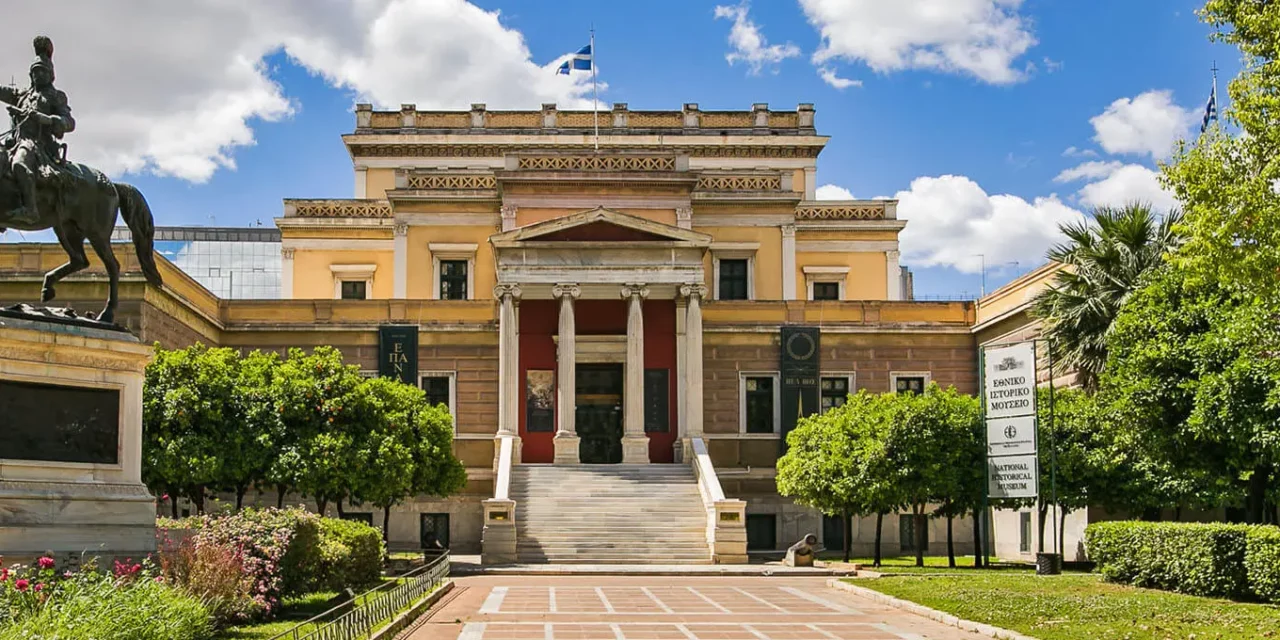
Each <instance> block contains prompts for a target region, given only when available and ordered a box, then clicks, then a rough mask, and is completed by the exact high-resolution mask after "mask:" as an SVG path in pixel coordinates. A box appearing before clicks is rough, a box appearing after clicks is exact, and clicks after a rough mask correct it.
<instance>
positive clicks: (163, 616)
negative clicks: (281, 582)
mask: <svg viewBox="0 0 1280 640" xmlns="http://www.w3.org/2000/svg"><path fill="white" fill-rule="evenodd" d="M134 567H137V568H136V569H135V568H134ZM116 573H117V574H118V575H112V574H109V573H107V572H104V571H98V570H97V568H96V567H95V566H93V564H92V563H90V564H89V565H87V566H86V567H85V568H83V569H82V570H81V571H79V572H69V571H68V572H58V570H57V569H56V568H54V567H45V568H41V567H32V568H17V569H16V570H13V571H11V572H9V573H8V574H7V575H5V576H4V578H5V579H4V580H0V637H5V638H58V639H59V640H170V639H173V640H206V639H207V638H209V637H210V636H211V635H212V633H213V623H212V619H211V617H210V615H209V611H208V609H207V608H206V607H205V605H204V604H203V603H202V602H201V601H200V600H199V598H197V597H195V596H192V595H191V594H188V593H186V592H184V591H182V590H181V589H177V588H174V587H172V586H170V585H168V584H166V583H165V582H164V581H163V579H158V578H157V577H156V576H155V575H154V572H153V567H152V566H150V564H149V563H136V564H134V563H121V564H119V565H117V566H116ZM19 580H22V581H24V583H23V585H24V586H22V587H21V589H19V587H18V584H17V583H18V581H19ZM37 585H38V586H39V587H40V588H39V589H38V590H37V589H36V586H37Z"/></svg>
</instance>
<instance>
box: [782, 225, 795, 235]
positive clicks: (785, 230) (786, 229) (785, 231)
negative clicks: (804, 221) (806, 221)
mask: <svg viewBox="0 0 1280 640" xmlns="http://www.w3.org/2000/svg"><path fill="white" fill-rule="evenodd" d="M782 237H784V238H794V237H796V225H794V224H784V225H782Z"/></svg>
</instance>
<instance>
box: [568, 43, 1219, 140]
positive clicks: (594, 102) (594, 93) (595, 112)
mask: <svg viewBox="0 0 1280 640" xmlns="http://www.w3.org/2000/svg"><path fill="white" fill-rule="evenodd" d="M1215 84H1216V81H1215ZM591 118H592V121H593V122H594V124H595V127H596V151H599V150H600V93H599V91H598V90H597V89H596V26H595V25H591Z"/></svg>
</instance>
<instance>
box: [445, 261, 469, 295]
mask: <svg viewBox="0 0 1280 640" xmlns="http://www.w3.org/2000/svg"><path fill="white" fill-rule="evenodd" d="M440 299H441V300H466V299H467V261H466V260H441V261H440Z"/></svg>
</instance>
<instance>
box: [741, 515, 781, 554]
mask: <svg viewBox="0 0 1280 640" xmlns="http://www.w3.org/2000/svg"><path fill="white" fill-rule="evenodd" d="M777 548H778V518H777V516H775V515H773V514H772V513H748V514H747V551H773V550H775V549H777Z"/></svg>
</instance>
